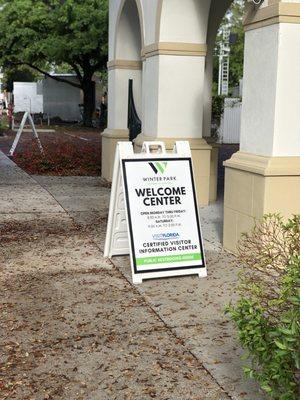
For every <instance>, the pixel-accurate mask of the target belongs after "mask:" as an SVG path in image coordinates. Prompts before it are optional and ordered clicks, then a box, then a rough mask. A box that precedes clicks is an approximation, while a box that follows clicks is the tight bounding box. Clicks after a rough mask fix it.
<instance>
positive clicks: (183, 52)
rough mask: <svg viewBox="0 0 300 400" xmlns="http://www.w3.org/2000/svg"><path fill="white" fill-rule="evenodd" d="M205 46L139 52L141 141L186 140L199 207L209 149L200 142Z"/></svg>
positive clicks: (205, 197)
mask: <svg viewBox="0 0 300 400" xmlns="http://www.w3.org/2000/svg"><path fill="white" fill-rule="evenodd" d="M205 54H206V45H205V44H199V43H198V44H196V43H170V42H163V43H162V42H158V43H154V44H152V45H148V46H146V47H145V48H144V50H143V57H144V58H145V67H144V77H143V87H144V100H143V107H144V110H143V118H144V119H143V133H142V134H141V135H139V136H138V138H137V139H136V141H135V147H136V149H137V151H139V149H140V148H141V145H142V142H143V141H145V140H163V141H164V142H165V143H166V145H167V149H170V150H171V149H172V148H173V144H174V142H175V141H176V140H189V142H190V145H191V150H192V156H193V163H194V171H195V180H196V186H197V192H198V199H199V202H200V204H203V205H204V204H208V202H209V177H210V155H211V146H209V145H208V144H207V143H206V141H205V140H204V139H203V138H202V126H203V85H204V65H205Z"/></svg>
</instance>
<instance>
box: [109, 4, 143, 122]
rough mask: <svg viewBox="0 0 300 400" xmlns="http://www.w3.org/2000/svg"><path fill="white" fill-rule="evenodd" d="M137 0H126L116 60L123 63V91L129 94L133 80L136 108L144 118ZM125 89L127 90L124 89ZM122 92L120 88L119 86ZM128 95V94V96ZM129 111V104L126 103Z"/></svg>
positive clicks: (118, 32)
mask: <svg viewBox="0 0 300 400" xmlns="http://www.w3.org/2000/svg"><path fill="white" fill-rule="evenodd" d="M141 18H142V16H141V14H140V12H139V9H138V6H137V2H136V0H125V2H124V3H123V7H122V8H121V13H120V16H119V21H118V23H117V30H116V43H115V60H120V61H121V64H122V63H123V68H122V67H121V71H120V74H122V75H123V76H122V78H123V79H122V81H123V82H122V86H124V85H126V89H125V88H122V89H123V93H126V94H128V81H129V80H130V79H131V80H132V81H133V97H134V102H135V106H136V110H137V113H138V115H139V116H140V118H142V115H141V114H142V59H141V51H142V47H143V31H142V23H141ZM126 61H128V63H127V64H126ZM118 83H120V81H119V82H118ZM124 89H125V90H124ZM119 92H120V88H119ZM127 97H128V96H127ZM124 107H125V109H126V113H127V108H126V107H127V104H126V105H125V104H124Z"/></svg>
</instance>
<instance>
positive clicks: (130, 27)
mask: <svg viewBox="0 0 300 400" xmlns="http://www.w3.org/2000/svg"><path fill="white" fill-rule="evenodd" d="M144 43H145V34H144V17H143V8H142V5H141V2H140V0H122V2H121V3H120V7H119V11H118V16H117V20H116V25H115V45H114V59H115V60H118V59H121V60H132V61H133V60H140V59H141V51H142V49H143V47H144Z"/></svg>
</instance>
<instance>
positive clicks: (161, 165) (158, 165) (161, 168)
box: [149, 161, 168, 174]
mask: <svg viewBox="0 0 300 400" xmlns="http://www.w3.org/2000/svg"><path fill="white" fill-rule="evenodd" d="M149 165H150V167H151V168H152V169H153V171H154V172H155V174H158V173H159V172H160V173H161V174H163V173H164V172H165V170H166V169H167V165H168V163H167V162H166V161H162V162H161V161H156V162H154V163H152V162H150V163H149Z"/></svg>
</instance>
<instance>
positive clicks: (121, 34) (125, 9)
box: [102, 0, 144, 180]
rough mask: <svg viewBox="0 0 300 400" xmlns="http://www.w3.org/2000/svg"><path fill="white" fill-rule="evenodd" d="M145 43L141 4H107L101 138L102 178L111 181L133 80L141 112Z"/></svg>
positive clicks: (123, 0)
mask: <svg viewBox="0 0 300 400" xmlns="http://www.w3.org/2000/svg"><path fill="white" fill-rule="evenodd" d="M143 43H144V32H143V18H142V10H141V9H140V2H137V1H135V0H112V1H110V2H109V62H108V65H107V67H108V121H107V129H106V130H105V131H104V132H103V134H102V177H103V178H105V179H107V180H111V179H112V173H113V163H114V154H115V147H116V144H117V142H119V141H122V140H128V138H129V132H128V128H127V125H128V124H127V122H128V121H127V117H128V81H129V79H132V80H133V95H134V100H135V105H136V108H137V112H138V113H139V115H141V109H142V106H141V104H142V61H141V49H142V47H143Z"/></svg>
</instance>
